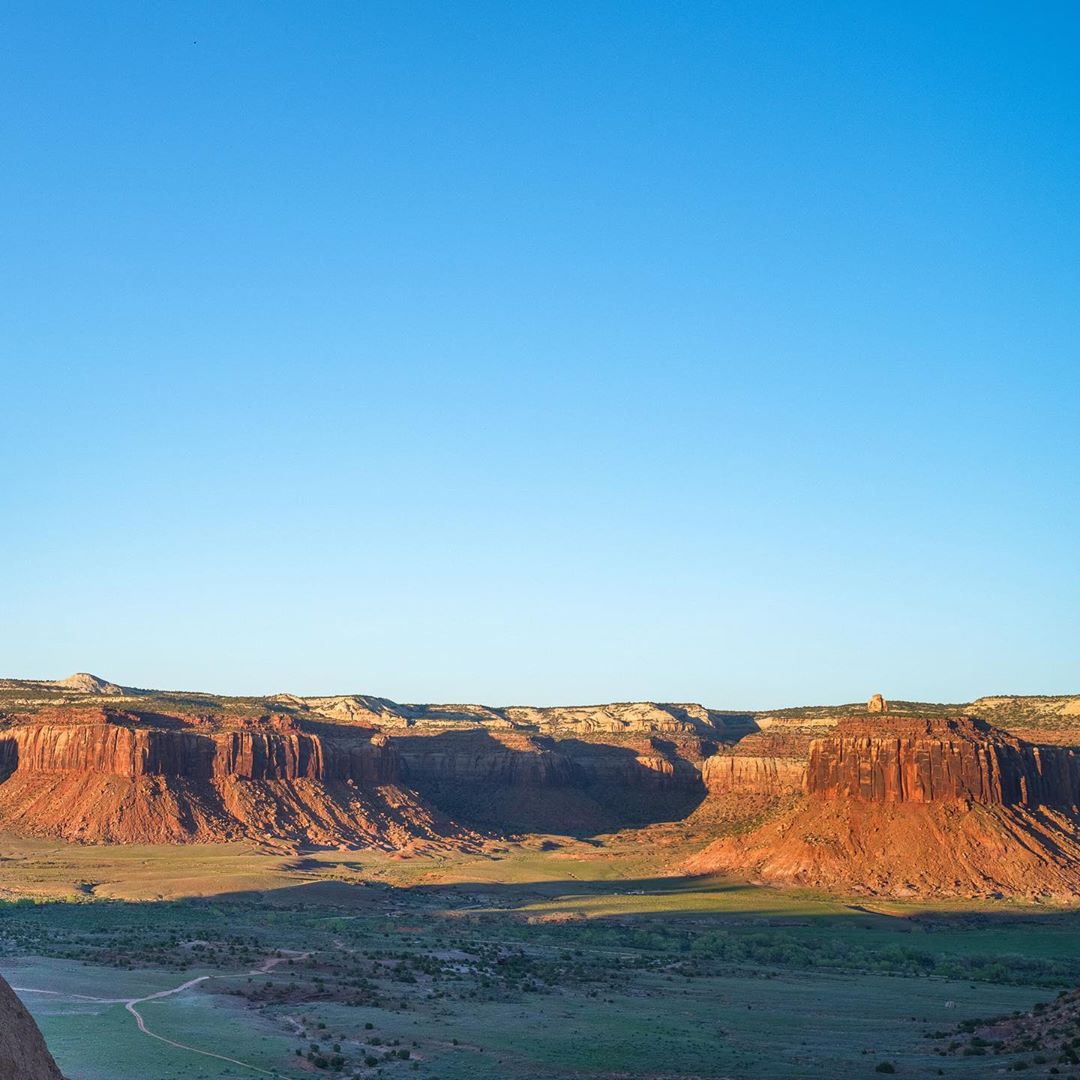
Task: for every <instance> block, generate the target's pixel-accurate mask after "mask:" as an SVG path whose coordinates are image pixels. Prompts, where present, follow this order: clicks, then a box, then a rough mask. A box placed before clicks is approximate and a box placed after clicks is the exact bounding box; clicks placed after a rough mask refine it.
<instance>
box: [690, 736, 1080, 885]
mask: <svg viewBox="0 0 1080 1080" xmlns="http://www.w3.org/2000/svg"><path fill="white" fill-rule="evenodd" d="M709 765H710V767H715V766H713V764H712V762H710V763H709ZM805 795H806V797H805V798H804V799H802V800H800V801H799V802H798V803H797V804H796V805H795V806H794V807H793V808H792V809H791V810H789V811H786V812H785V813H783V814H781V815H780V816H778V817H776V818H774V819H772V820H771V821H768V822H766V823H765V824H763V825H762V826H760V827H759V828H757V829H755V830H753V831H752V832H749V833H747V834H745V835H742V836H740V837H738V838H730V837H721V838H720V839H718V840H715V841H714V842H713V843H712V844H710V845H709V846H708V847H706V848H705V849H704V850H703V851H701V852H700V853H699V854H698V855H696V856H694V857H693V858H692V859H690V860H689V861H688V863H687V869H688V870H690V871H691V872H695V873H702V872H715V871H736V872H739V873H749V874H750V875H751V876H753V877H755V878H760V879H762V880H765V881H769V882H777V883H784V884H796V885H802V886H810V887H814V888H822V889H829V890H841V891H845V892H856V893H870V894H880V895H893V896H916V895H924V896H973V895H975V896H978V895H988V894H992V893H999V894H1006V895H1014V896H1039V895H1043V894H1048V895H1053V896H1060V897H1070V898H1074V897H1075V895H1076V894H1077V892H1078V891H1080V839H1078V837H1080V829H1078V825H1080V814H1078V810H1077V803H1078V797H1080V761H1078V757H1077V753H1076V752H1075V751H1074V750H1073V749H1071V748H1068V747H1062V746H1036V745H1033V744H1031V743H1027V742H1023V741H1022V740H1020V739H1017V738H1014V737H1013V736H1010V735H1007V734H1006V733H1004V732H1002V731H1000V730H998V729H996V728H993V727H991V726H990V725H989V724H987V723H985V722H984V721H982V720H977V719H974V718H971V717H952V718H947V719H926V718H914V717H907V718H905V717H896V716H892V715H890V716H889V717H888V718H884V717H883V718H875V719H874V720H867V719H865V718H858V719H850V720H846V721H841V723H840V724H839V725H838V726H837V728H836V730H835V732H834V733H833V734H831V735H829V736H827V737H824V738H818V739H814V740H813V741H812V742H811V744H810V755H809V762H808V764H807V768H806V779H805Z"/></svg>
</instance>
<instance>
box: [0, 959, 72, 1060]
mask: <svg viewBox="0 0 1080 1080" xmlns="http://www.w3.org/2000/svg"><path fill="white" fill-rule="evenodd" d="M0 1080H63V1078H62V1077H61V1075H60V1070H59V1069H58V1068H57V1067H56V1062H55V1061H53V1059H52V1055H51V1054H50V1053H49V1051H48V1049H47V1048H46V1046H45V1040H44V1039H43V1038H42V1037H41V1032H40V1031H39V1030H38V1026H37V1024H35V1023H34V1018H33V1017H32V1016H31V1015H30V1014H29V1013H28V1012H27V1011H26V1007H25V1006H24V1005H23V1003H22V1002H21V1001H20V1000H19V999H18V998H17V997H16V996H15V992H14V991H13V990H12V989H11V987H10V986H8V984H7V983H6V982H5V981H4V980H3V979H2V978H0Z"/></svg>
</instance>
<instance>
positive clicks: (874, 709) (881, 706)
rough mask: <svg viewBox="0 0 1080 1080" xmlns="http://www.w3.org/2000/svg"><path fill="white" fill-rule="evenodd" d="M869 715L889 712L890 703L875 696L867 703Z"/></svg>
mask: <svg viewBox="0 0 1080 1080" xmlns="http://www.w3.org/2000/svg"><path fill="white" fill-rule="evenodd" d="M866 711H867V712H868V713H882V712H888V711H889V703H888V702H887V701H886V700H885V699H884V698H883V697H882V696H881V695H880V694H874V695H873V697H871V698H870V700H869V701H868V702H867V703H866Z"/></svg>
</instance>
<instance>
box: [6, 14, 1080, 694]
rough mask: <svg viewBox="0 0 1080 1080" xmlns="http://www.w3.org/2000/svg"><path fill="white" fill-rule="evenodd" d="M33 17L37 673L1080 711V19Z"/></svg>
mask: <svg viewBox="0 0 1080 1080" xmlns="http://www.w3.org/2000/svg"><path fill="white" fill-rule="evenodd" d="M0 34H2V39H3V50H4V63H3V65H0V92H2V100H3V102H4V108H3V110H2V111H0V145H2V146H3V152H4V159H5V165H4V168H3V169H2V170H0V235H2V237H3V249H4V257H3V259H2V260H0V287H2V295H3V302H2V303H0V374H2V382H0V392H2V397H3V424H2V426H0V466H2V468H3V471H4V477H3V483H2V485H0V658H2V659H0V664H2V669H3V671H2V673H3V674H9V675H22V676H34V677H59V676H63V675H66V674H68V673H69V672H70V671H72V670H76V669H79V670H91V671H96V672H100V673H102V674H104V675H106V676H108V677H110V678H113V679H117V680H120V681H124V682H127V683H132V684H135V685H144V686H162V687H183V688H195V687H198V688H205V689H211V690H218V691H231V692H250V693H254V692H270V691H277V690H291V691H295V692H352V691H365V692H372V693H380V694H385V695H388V696H391V697H395V698H397V699H399V700H419V701H423V700H462V699H464V700H480V701H488V702H493V703H509V702H535V703H557V702H572V701H602V700H626V699H637V698H651V699H656V700H700V701H704V702H705V703H707V704H710V705H714V706H732V707H744V706H745V707H750V706H757V707H766V706H778V705H783V704H794V703H806V702H815V701H838V700H853V699H858V698H863V697H866V696H868V695H869V694H870V693H871V692H873V691H877V690H881V691H883V692H884V693H886V694H887V695H892V696H896V697H912V698H926V699H933V700H964V699H966V698H968V697H971V696H973V695H976V694H981V693H994V692H1005V691H1009V692H1069V691H1080V666H1078V656H1080V630H1078V615H1080V571H1078V565H1080V560H1078V555H1080V550H1078V537H1080V509H1078V507H1080V500H1078V498H1077V496H1078V478H1080V453H1078V447H1077V417H1078V404H1080V400H1078V399H1080V357H1078V341H1080V336H1078V330H1080V315H1078V312H1080V295H1078V292H1080V290H1078V286H1080V260H1078V259H1077V252H1078V251H1080V215H1078V214H1077V206H1078V205H1080V180H1078V177H1080V131H1078V113H1080V81H1078V76H1077V73H1076V65H1075V56H1076V51H1077V48H1078V46H1080V15H1078V14H1077V11H1076V8H1075V6H1070V5H1060V6H1055V5H1050V4H1045V5H1035V6H1032V7H1028V8H1025V7H1023V6H1021V5H992V4H991V5H948V4H946V5H942V4H933V5H929V4H928V5H883V4H878V5H867V4H854V3H853V4H850V5H845V4H824V5H803V4H790V5H788V4H761V3H746V4H741V3H735V4H696V3H689V2H687V3H680V4H659V3H657V4H633V3H618V4H615V3H610V4H608V3H598V4H587V5H571V4H561V3H553V4H534V5H526V4H473V3H462V4H414V3H404V4H399V3H392V4H391V3H387V4H379V3H365V4H362V5H357V4H344V3H340V4H338V3H326V4H319V5H310V4H300V3H295V4H282V3H259V4H241V3H233V4H227V5H223V4H204V5H193V4H182V3H177V4H145V3H139V4H130V5H127V4H100V5H81V4H55V5H49V6H44V5H40V4H26V5H20V4H7V5H5V7H4V10H3V12H2V13H0Z"/></svg>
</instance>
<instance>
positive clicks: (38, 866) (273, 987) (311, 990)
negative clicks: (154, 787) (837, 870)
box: [0, 837, 1080, 1080]
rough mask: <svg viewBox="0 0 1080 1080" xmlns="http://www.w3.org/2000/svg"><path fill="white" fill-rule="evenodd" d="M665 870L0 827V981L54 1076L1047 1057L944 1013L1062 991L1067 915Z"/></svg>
mask: <svg viewBox="0 0 1080 1080" xmlns="http://www.w3.org/2000/svg"><path fill="white" fill-rule="evenodd" d="M665 861H667V862H669V861H670V851H668V850H666V849H665V848H664V847H663V846H662V845H659V846H655V847H654V846H643V845H640V844H631V843H625V842H623V841H622V840H621V838H619V837H611V838H602V839H600V840H591V841H580V840H571V839H567V838H561V837H549V838H536V839H533V840H530V841H529V842H528V843H527V844H523V845H515V844H507V845H503V846H499V847H493V848H492V850H490V851H488V852H486V853H484V854H481V855H432V856H425V857H413V858H406V859H403V858H400V857H395V856H391V855H386V854H381V853H374V852H339V851H322V852H309V853H300V854H297V853H293V852H280V851H279V852H275V851H258V850H255V849H252V848H248V847H244V846H240V845H214V846H203V847H197V846H191V847H171V848H137V847H92V846H75V845H66V844H61V843H57V842H55V841H28V840H15V839H11V838H5V839H2V840H0V890H2V892H0V895H2V896H3V897H4V899H3V901H2V902H0V971H2V972H3V974H4V975H5V976H6V977H7V978H8V979H9V981H10V982H12V984H13V985H15V986H16V987H18V988H20V993H21V995H22V997H23V999H24V1001H25V1002H26V1003H27V1005H28V1006H29V1008H30V1009H31V1011H32V1012H33V1013H34V1015H35V1017H36V1018H37V1020H38V1022H39V1023H40V1025H41V1027H42V1029H43V1031H44V1032H45V1035H46V1037H47V1039H48V1041H49V1043H50V1046H51V1047H52V1048H53V1050H54V1053H55V1055H56V1057H57V1060H58V1062H59V1063H60V1065H61V1067H62V1069H63V1070H64V1071H65V1074H66V1075H67V1076H69V1077H70V1080H150V1078H153V1080H173V1078H175V1080H224V1078H226V1077H228V1078H230V1080H235V1078H236V1077H243V1076H249V1077H257V1076H260V1075H263V1076H275V1077H280V1078H287V1080H301V1078H310V1077H317V1076H345V1077H369V1076H371V1077H375V1076H379V1077H402V1078H404V1077H416V1078H417V1080H421V1078H422V1080H435V1078H441V1080H454V1078H461V1080H465V1078H486V1077H490V1078H493V1080H494V1078H500V1080H502V1078H511V1080H513V1078H518V1077H520V1078H526V1077H528V1078H552V1080H561V1078H586V1077H595V1078H615V1077H619V1078H623V1077H626V1078H630V1077H643V1078H644V1077H670V1078H693V1077H709V1078H720V1077H748V1078H757V1077H760V1078H763V1080H765V1078H781V1077H823V1078H824V1077H837V1076H853V1077H858V1076H866V1077H875V1076H878V1075H882V1074H883V1073H885V1072H887V1071H888V1070H889V1069H892V1070H895V1074H896V1075H898V1076H913V1077H915V1076H920V1077H921V1076H926V1077H929V1076H953V1077H977V1076H985V1075H988V1071H990V1072H999V1071H1002V1070H1006V1069H1009V1070H1016V1071H1023V1072H1025V1073H1026V1075H1028V1076H1040V1075H1047V1076H1050V1075H1053V1076H1069V1075H1071V1073H1070V1071H1069V1069H1070V1068H1071V1067H1068V1066H1059V1065H1057V1064H1055V1063H1054V1062H1052V1061H1043V1062H1039V1061H1037V1060H1036V1058H1037V1057H1039V1056H1042V1055H1039V1054H1038V1051H1037V1048H1033V1049H1031V1050H1029V1051H1027V1052H1026V1053H1024V1054H996V1055H995V1054H993V1052H992V1050H991V1051H989V1052H988V1051H987V1050H985V1049H983V1048H980V1047H968V1046H967V1044H966V1042H965V1039H966V1038H967V1036H966V1035H965V1034H964V1033H963V1031H962V1030H961V1029H962V1027H963V1025H964V1023H965V1022H969V1021H974V1020H977V1019H985V1018H988V1017H991V1016H1000V1015H1004V1014H1009V1013H1012V1012H1014V1011H1017V1010H1027V1009H1029V1008H1031V1007H1032V1006H1033V1005H1034V1004H1035V1003H1036V1002H1039V1001H1049V1000H1051V999H1052V998H1053V997H1054V996H1055V995H1056V994H1057V992H1058V991H1059V990H1060V989H1063V988H1065V987H1069V986H1072V985H1075V984H1077V983H1080V948H1078V947H1077V942H1078V940H1080V937H1078V934H1077V931H1078V930H1080V915H1078V914H1077V913H1074V912H1072V911H1069V910H1055V909H1050V908H1046V907H1022V906H1018V905H1014V904H1009V903H1004V902H998V903H986V902H981V903H976V902H970V903H966V904H956V903H952V904H922V905H918V904H908V903H895V902H891V903H871V902H868V901H866V900H865V899H863V900H859V899H850V900H845V899H837V898H830V897H824V896H820V895H815V894H811V893H807V892H797V891H790V892H782V891H777V890H772V889H765V888H761V887H758V886H754V885H750V884H747V883H743V882H738V881H733V880H728V879H722V878H695V879H687V878H683V877H675V876H669V875H667V874H665V873H664V869H663V868H664V865H665ZM196 980H197V981H196ZM189 984H190V985H189ZM152 995H161V996H158V997H152ZM145 999H148V1000H145ZM131 1003H133V1004H134V1009H135V1010H136V1011H137V1013H138V1014H139V1015H140V1016H141V1018H142V1020H143V1023H144V1024H145V1025H146V1027H147V1029H148V1032H149V1033H150V1034H147V1033H144V1032H142V1031H140V1030H139V1028H138V1025H137V1022H136V1018H135V1015H134V1014H133V1013H132V1012H131V1011H130V1009H129V1008H128V1005H129V1004H131ZM950 1047H952V1050H951V1051H949V1048H950ZM964 1050H970V1051H971V1052H970V1053H965V1052H964ZM210 1055H217V1056H210ZM1017 1067H1018V1068H1017ZM1054 1068H1057V1069H1058V1070H1059V1071H1058V1072H1057V1073H1052V1072H1051V1071H1050V1070H1051V1069H1054Z"/></svg>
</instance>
